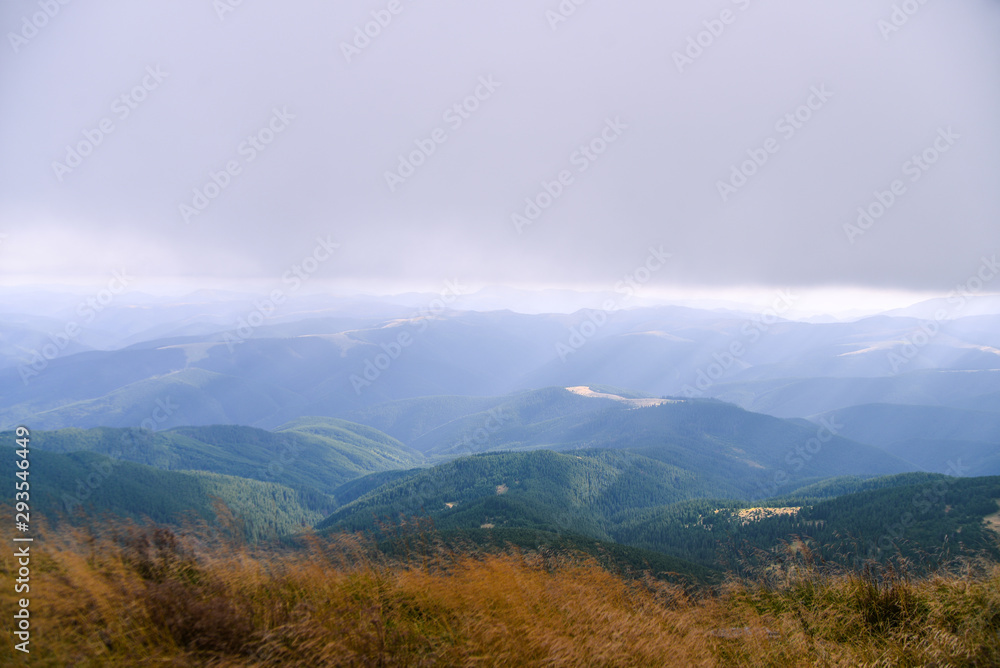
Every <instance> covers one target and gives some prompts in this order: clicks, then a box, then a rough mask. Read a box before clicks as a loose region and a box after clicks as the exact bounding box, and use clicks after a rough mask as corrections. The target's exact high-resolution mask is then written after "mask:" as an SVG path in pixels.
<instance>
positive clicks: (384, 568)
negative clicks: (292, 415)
mask: <svg viewBox="0 0 1000 668" xmlns="http://www.w3.org/2000/svg"><path fill="white" fill-rule="evenodd" d="M35 545H36V547H35V548H34V549H35V550H36V552H35V554H34V558H33V561H32V568H33V571H32V582H31V585H32V592H31V598H32V603H31V612H32V622H33V627H32V628H33V634H32V640H33V642H32V645H31V647H32V654H31V656H30V664H31V665H39V666H70V665H72V666H149V665H157V666H644V667H645V666H814V665H819V666H864V665H867V666H926V665H934V666H997V665H1000V568H998V567H997V566H989V567H982V568H980V569H979V570H978V571H975V572H973V571H970V572H968V573H965V574H962V575H961V576H959V575H940V576H936V577H932V578H929V579H924V580H920V581H912V582H911V581H908V580H907V579H906V578H905V577H903V576H901V575H899V574H897V573H895V572H893V571H883V572H872V571H869V572H867V573H864V574H860V575H842V576H821V575H819V574H817V573H816V572H815V571H812V570H809V569H805V570H796V569H794V568H788V569H786V570H785V571H784V572H783V573H782V577H781V578H780V579H779V580H778V581H774V580H773V578H772V581H771V583H770V584H769V585H768V586H763V585H760V584H753V583H741V582H735V581H734V582H730V583H729V584H727V585H726V586H725V587H723V588H721V589H719V590H714V591H710V592H709V591H706V592H703V593H702V594H699V595H698V596H696V597H694V596H692V595H691V593H690V591H685V590H684V589H683V588H681V587H678V586H676V585H671V584H666V583H663V582H660V581H657V580H654V579H652V578H648V577H647V578H646V579H640V580H623V579H621V578H619V577H617V576H615V575H612V574H610V573H608V572H606V571H605V570H602V569H601V568H600V567H599V566H598V565H597V564H596V563H594V562H593V561H591V560H588V559H584V558H582V557H574V556H569V555H567V556H555V557H553V556H551V555H533V554H523V553H519V552H515V551H512V552H510V553H507V554H482V553H480V554H473V553H456V552H451V551H446V550H438V551H437V552H434V551H433V550H432V551H430V552H427V551H424V552H422V554H428V553H431V554H434V556H433V557H424V558H414V559H412V560H411V562H410V563H398V562H390V561H388V560H387V559H385V558H384V557H382V556H380V555H379V554H378V553H377V552H376V551H375V550H374V549H373V548H372V546H371V545H370V544H368V543H366V542H365V541H363V540H361V539H360V538H358V537H356V536H347V535H337V536H330V537H322V538H321V537H309V538H308V539H307V540H306V547H305V548H300V549H296V550H279V549H274V548H272V549H270V550H263V549H255V548H251V547H248V546H246V545H241V544H237V543H235V542H233V541H230V540H226V539H223V538H219V537H217V536H215V537H212V536H209V535H208V534H206V533H205V532H204V531H188V532H184V533H183V534H177V533H174V532H172V531H170V530H167V529H162V528H155V527H136V526H131V525H120V526H118V527H117V528H112V529H108V530H106V531H104V532H103V533H102V534H101V535H94V534H91V533H88V532H86V531H82V530H71V529H63V530H60V532H59V534H58V535H54V534H52V533H50V534H48V535H46V536H45V537H44V539H43V540H41V541H39V542H36V543H35ZM14 568H15V564H14V561H13V559H12V558H11V557H10V556H8V555H4V556H3V558H2V559H0V572H2V573H3V578H4V580H5V583H4V585H3V589H2V591H0V601H2V606H3V609H4V610H8V611H9V610H12V609H13V607H14V598H15V594H14V593H13V587H12V586H10V582H11V580H12V578H13V572H14ZM771 575H772V576H773V573H772V574H771ZM726 636H728V637H726ZM12 644H13V643H12V642H9V641H8V642H7V643H5V644H4V646H3V648H2V649H0V664H3V665H19V664H21V663H24V659H25V657H23V656H22V655H20V654H19V653H16V652H15V651H14V650H13V648H12Z"/></svg>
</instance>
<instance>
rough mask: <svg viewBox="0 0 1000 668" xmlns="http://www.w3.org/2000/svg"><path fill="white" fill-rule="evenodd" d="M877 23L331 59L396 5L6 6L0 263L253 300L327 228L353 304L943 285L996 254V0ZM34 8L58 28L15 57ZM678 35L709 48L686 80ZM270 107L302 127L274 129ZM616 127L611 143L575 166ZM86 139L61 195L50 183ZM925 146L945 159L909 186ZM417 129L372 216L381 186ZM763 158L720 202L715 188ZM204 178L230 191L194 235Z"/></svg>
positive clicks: (644, 12)
mask: <svg viewBox="0 0 1000 668" xmlns="http://www.w3.org/2000/svg"><path fill="white" fill-rule="evenodd" d="M224 1H225V0H220V2H224ZM897 4H899V5H902V4H906V5H910V4H912V5H913V6H914V7H919V10H918V11H917V12H916V13H915V14H913V15H912V16H910V17H908V19H907V21H906V23H905V24H903V25H901V26H900V27H899V30H896V31H893V32H890V33H888V34H887V35H883V34H882V33H883V31H884V30H885V25H886V24H882V29H880V27H879V21H891V18H892V14H893V6H894V5H893V3H892V2H887V1H884V0H880V1H879V2H874V3H873V2H864V1H862V0H847V1H845V2H840V3H796V2H792V1H790V0H786V1H784V2H769V3H764V2H760V1H759V0H751V1H749V2H746V1H745V0H740V2H727V1H721V0H717V1H716V2H713V3H710V4H708V5H705V4H703V3H699V4H697V5H690V6H683V7H675V6H670V5H667V4H662V3H653V2H638V1H633V2H623V3H610V2H598V1H596V0H594V1H593V2H587V3H584V4H583V5H581V6H579V7H578V8H577V10H576V11H575V13H573V15H572V16H569V17H568V18H567V20H566V21H562V22H559V23H557V24H556V26H555V29H553V28H552V27H551V25H550V22H549V18H547V16H546V12H547V11H555V10H556V9H557V8H558V6H559V3H558V2H557V1H556V0H549V1H547V2H543V1H540V2H507V3H501V2H499V1H497V0H494V1H492V2H489V1H487V2H478V3H468V2H457V1H452V2H447V1H445V0H438V1H437V2H434V1H431V0H421V2H412V3H411V2H407V0H399V3H398V5H394V6H396V7H401V11H399V12H398V13H397V14H395V15H391V14H390V16H391V22H388V24H387V25H385V26H384V27H380V31H379V34H378V35H377V36H376V37H373V38H371V39H370V43H369V44H368V45H367V46H365V47H364V48H363V49H360V48H359V49H358V51H359V53H352V54H351V58H350V62H348V58H347V57H345V55H344V50H343V48H342V43H350V42H351V41H352V40H353V39H354V37H355V34H356V33H355V30H356V28H360V29H361V30H364V29H365V24H366V23H368V22H370V21H372V20H374V19H373V15H372V12H381V11H383V10H385V8H386V7H388V6H389V3H388V1H386V2H364V3H338V4H336V5H332V4H328V3H324V2H318V1H306V0H300V1H298V2H288V3H265V2H259V1H254V0H245V1H244V2H242V3H241V4H240V5H239V6H238V7H235V8H234V10H233V11H232V12H227V13H226V14H225V15H224V16H223V17H222V18H221V19H220V17H219V16H218V15H217V13H216V9H214V8H213V4H212V3H211V2H207V1H197V2H196V1H194V0H188V1H183V2H171V3H169V4H167V3H129V2H111V1H108V2H102V3H82V2H70V3H68V4H66V5H60V4H58V2H55V3H53V2H49V3H46V2H37V1H36V2H28V1H21V2H9V3H5V4H4V5H3V7H2V8H0V27H2V28H3V30H4V33H5V35H6V39H5V42H6V43H5V44H4V45H0V86H2V89H3V91H4V97H3V115H2V118H3V120H2V122H0V145H2V146H3V147H4V150H3V153H2V156H0V184H2V185H0V232H2V233H4V234H6V235H8V236H7V237H6V238H5V239H4V241H3V245H2V246H0V260H2V261H3V263H4V266H5V273H7V274H9V275H44V276H47V277H52V276H56V277H58V276H63V277H66V278H69V277H73V276H80V275H94V276H103V275H107V274H108V273H109V272H110V271H111V270H112V269H113V268H115V267H117V266H121V265H124V264H127V265H128V266H130V267H132V269H133V272H134V273H137V274H139V275H140V276H145V277H170V276H181V277H195V278H197V277H204V280H205V281H206V282H208V281H211V280H213V279H218V278H247V279H255V280H262V281H266V280H267V279H268V278H269V277H274V276H280V275H281V273H282V272H283V271H284V270H285V269H286V268H287V267H288V266H289V265H290V264H291V263H293V262H295V261H296V260H297V259H299V258H301V257H302V255H303V254H304V253H307V252H308V251H309V250H310V249H311V248H312V246H313V244H314V240H315V238H316V237H317V236H318V235H327V234H330V235H332V236H333V238H335V239H336V240H338V241H339V242H340V243H341V244H342V254H341V256H340V257H339V258H338V259H337V261H336V262H335V263H330V266H328V267H324V272H325V273H324V278H329V279H336V280H343V281H345V282H347V281H350V282H351V283H350V284H351V285H359V286H360V285H364V284H366V283H372V284H375V283H384V282H393V281H396V282H399V283H403V282H419V283H423V284H428V285H436V284H439V283H440V282H441V281H442V280H444V279H445V278H451V277H456V276H461V277H463V278H464V279H465V280H467V281H473V282H479V283H484V284H485V283H506V284H526V283H535V284H558V285H572V284H580V285H590V286H593V285H598V286H599V285H602V284H606V283H611V284H613V283H614V281H616V280H617V279H618V277H619V276H620V275H621V274H622V273H623V272H625V271H628V270H630V269H632V268H633V267H635V266H636V265H637V264H638V263H640V262H641V261H642V260H643V259H644V257H645V255H646V249H647V248H648V246H649V245H651V244H664V245H665V247H667V248H669V249H670V251H671V252H672V253H673V260H672V262H671V264H670V266H669V267H668V268H665V269H664V270H663V271H661V272H658V274H657V275H656V277H655V278H654V279H653V280H652V281H651V286H653V287H656V286H661V287H677V286H685V285H691V286H698V285H708V286H733V285H748V284H760V285H789V284H790V285H804V286H808V285H856V286H863V287H871V288H900V289H913V290H948V289H951V287H953V285H954V284H955V283H956V282H957V281H960V280H962V279H964V278H965V277H967V276H968V275H969V274H970V272H972V271H974V270H975V268H976V267H977V266H978V265H979V262H980V257H981V256H982V255H991V254H993V253H994V252H996V251H997V250H998V249H997V245H998V244H997V235H996V221H997V214H998V212H1000V189H998V188H997V187H996V183H997V179H998V177H1000V160H998V158H997V155H998V153H1000V127H998V125H997V123H996V119H997V118H998V117H1000V96H998V90H997V87H996V82H997V80H998V77H997V75H998V74H1000V72H998V70H1000V58H998V56H1000V44H998V43H997V42H996V39H995V35H996V34H997V31H998V28H1000V3H998V2H995V1H987V0H970V2H965V3H946V2H928V3H926V4H923V5H918V4H917V3H897ZM45 6H50V9H51V7H52V6H58V8H59V11H58V13H55V15H53V16H51V17H50V18H47V19H46V21H45V22H44V23H45V24H44V25H42V26H41V27H40V28H38V29H37V31H36V33H37V34H34V33H32V31H31V29H30V28H28V29H26V28H25V24H24V20H25V17H27V20H28V21H29V23H30V22H31V21H32V20H33V18H32V17H33V15H37V14H38V13H39V12H43V11H44V7H45ZM724 10H727V11H729V12H731V14H727V15H725V18H727V19H728V18H731V19H732V21H731V22H730V23H729V24H728V25H727V24H725V23H722V22H721V20H720V21H719V22H715V19H717V18H718V17H720V16H722V12H723V11H724ZM379 16H381V17H382V19H383V22H385V17H386V14H385V13H383V14H380V15H379ZM896 18H897V20H898V19H899V17H898V16H897V17H896ZM706 21H708V22H709V23H708V25H707V26H706V24H705V22H706ZM36 22H37V23H42V21H41V20H38V21H36ZM713 29H714V30H715V31H716V32H718V33H720V34H718V35H711V34H710V33H711V30H713ZM705 31H708V32H705ZM372 32H375V31H374V30H372ZM11 33H13V34H14V35H20V37H21V38H22V39H18V37H14V38H12V37H11V36H10V34H11ZM699 33H702V34H701V35H699ZM24 34H32V36H31V37H30V39H28V38H25V37H24ZM689 38H691V39H692V40H693V41H694V42H695V43H697V41H698V40H699V39H701V41H702V43H703V44H708V45H707V46H703V47H701V49H702V51H701V52H698V49H697V48H694V47H692V49H691V52H690V53H691V54H697V56H696V57H694V58H691V61H692V62H690V63H687V64H685V65H684V67H682V68H680V69H683V71H678V70H679V68H678V65H677V58H676V57H675V56H674V53H675V52H681V53H684V52H685V50H686V49H687V48H688V46H689V42H688V40H689ZM361 43H363V42H361ZM147 68H152V69H153V70H154V71H155V69H156V68H159V69H160V70H161V71H162V72H164V73H166V75H165V76H163V77H161V80H157V79H156V78H150V75H149V71H150V70H148V69H147ZM481 77H487V78H490V77H492V79H493V80H494V81H496V82H498V83H499V85H498V86H497V87H496V89H495V90H494V91H492V92H491V93H490V94H489V96H488V97H487V96H485V95H483V94H482V93H483V90H482V89H480V93H481V97H482V98H483V99H479V100H475V101H474V104H471V105H469V106H470V107H473V106H474V107H476V108H475V109H474V110H463V112H464V116H465V117H462V116H458V118H459V119H460V120H461V124H460V125H458V124H457V122H456V120H455V119H456V114H458V113H459V112H457V111H453V112H452V113H451V114H450V115H449V114H448V113H447V112H448V110H449V109H452V108H453V106H454V105H455V104H456V103H459V104H461V103H462V102H463V100H465V99H466V98H467V97H468V96H470V95H474V94H475V92H476V90H477V87H479V86H481V84H480V78H481ZM153 84H155V86H154V85H153ZM136 87H139V89H137V88H136ZM819 87H825V88H826V89H827V90H828V91H830V92H832V96H831V97H830V98H829V99H828V100H827V101H825V102H823V103H822V105H820V106H818V108H816V109H813V110H810V114H811V116H810V117H809V118H808V120H805V121H796V123H797V124H798V125H799V126H800V127H794V133H792V134H790V135H789V134H788V130H787V128H788V127H790V126H791V125H790V124H789V123H788V122H786V124H785V125H778V123H779V121H780V120H781V119H782V118H784V117H785V115H786V114H789V113H791V114H793V115H794V114H795V113H796V111H797V110H798V109H799V108H800V107H801V106H802V105H804V104H807V102H808V100H809V98H810V95H811V94H812V93H811V91H812V90H813V89H814V88H819ZM140 89H141V90H140ZM123 95H124V96H126V99H124V100H123V99H122V96H123ZM139 98H142V99H141V100H140V99H139ZM813 101H814V106H816V104H815V102H816V101H815V99H814V100H813ZM125 109H127V110H128V113H127V114H126V113H125V111H124V110H125ZM275 109H278V110H287V114H288V115H291V116H294V118H290V119H288V118H287V116H286V117H285V121H283V123H284V125H285V127H283V129H282V130H281V131H280V132H275V131H274V130H273V129H271V127H269V124H270V123H271V119H272V117H273V114H274V110H275ZM801 117H803V115H802V114H801V113H800V118H801ZM607 119H620V120H621V122H623V123H625V124H627V126H628V127H627V129H626V130H625V131H624V132H622V134H621V136H620V138H618V139H617V140H616V141H615V142H613V143H610V144H609V145H608V146H607V150H606V151H605V152H604V153H602V154H601V155H600V156H598V157H597V159H595V160H593V161H592V162H589V161H588V162H587V165H588V166H587V169H586V171H580V168H581V166H582V164H583V163H582V162H580V160H579V157H578V156H579V154H578V153H577V152H578V151H579V150H580V147H581V146H583V145H585V144H587V143H589V142H591V141H592V140H594V139H595V138H596V137H599V136H600V133H601V131H602V127H604V126H605V123H606V121H607ZM102 122H105V127H112V128H113V130H112V131H111V132H110V133H107V134H104V133H102V135H103V138H102V139H101V141H100V143H99V144H98V145H96V146H95V147H94V148H93V151H92V153H91V154H90V155H87V156H85V157H81V160H80V164H79V165H78V166H77V167H74V168H72V171H69V172H65V171H63V172H62V174H61V176H62V179H61V180H60V178H59V176H60V175H59V174H57V173H56V171H57V170H54V168H53V162H54V161H58V162H62V163H66V158H67V155H66V154H67V150H66V147H67V145H70V146H76V145H78V144H79V143H80V142H85V143H86V142H88V141H89V140H88V139H87V135H85V133H86V132H88V131H89V132H90V137H91V138H93V137H95V136H96V135H95V134H94V132H93V131H94V130H95V129H100V128H101V123H102ZM108 122H110V126H109V125H107V123H108ZM939 128H952V130H953V132H954V133H957V134H958V135H960V138H959V139H958V140H957V141H955V142H954V145H953V146H951V147H950V149H949V151H948V152H946V153H943V154H941V155H940V157H939V159H938V161H937V162H936V163H935V164H933V165H931V166H929V169H927V170H926V171H925V172H924V171H921V173H920V178H919V180H917V181H911V180H910V179H911V176H910V175H908V174H907V173H906V172H905V171H904V165H905V163H907V162H908V161H910V160H911V158H912V156H913V155H915V154H919V153H921V152H922V151H924V150H925V149H926V148H927V147H930V146H932V145H933V143H934V141H935V137H936V136H937V133H938V130H939ZM268 129H271V132H272V133H273V134H274V136H273V141H272V142H271V143H268V144H266V145H264V144H263V143H262V142H263V140H265V139H268V138H269V137H270V135H269V134H268V133H267V132H266V130H268ZM435 131H439V132H438V135H437V136H438V137H439V138H440V137H446V140H445V141H443V143H437V142H434V144H433V146H434V152H433V153H432V154H431V155H428V156H426V157H425V159H424V160H423V164H421V165H420V166H419V167H416V168H415V170H414V173H413V174H412V175H411V176H409V177H407V178H406V179H405V182H404V183H402V184H400V185H398V187H397V188H396V189H395V191H394V192H391V191H390V189H389V187H388V186H387V183H386V176H385V173H386V172H387V171H393V170H396V169H397V168H398V166H399V156H400V155H401V154H402V155H408V154H409V153H411V152H412V151H414V150H419V146H420V144H419V143H422V145H423V146H427V145H428V144H427V141H432V142H433V139H432V137H434V133H435ZM441 132H443V134H441ZM251 136H257V137H258V142H259V143H260V145H261V148H260V150H257V149H254V150H253V151H251V150H249V148H248V146H249V147H252V143H250V144H248V143H247V142H248V141H249V140H248V138H249V137H251ZM769 139H772V140H774V142H775V143H773V144H771V146H772V148H773V147H774V146H777V147H778V148H777V150H776V152H773V153H768V154H767V161H766V162H765V163H764V164H762V165H759V166H758V167H756V169H753V166H751V168H749V169H747V170H745V171H753V172H754V173H753V174H752V176H749V177H747V180H746V183H745V185H741V186H740V187H739V188H737V189H736V192H735V193H731V194H730V196H729V197H728V198H727V201H723V200H722V197H721V196H720V193H719V187H718V182H719V181H727V180H729V179H730V178H731V172H732V167H733V166H734V165H735V166H737V168H739V166H740V165H741V164H742V163H743V162H744V161H745V160H748V159H753V156H754V155H757V156H758V157H759V156H761V153H760V151H761V150H762V147H764V146H765V145H766V142H767V141H768V140H769ZM85 149H86V147H84V150H85ZM748 152H749V153H748ZM251 153H252V154H253V159H252V160H251V159H249V158H250V155H251ZM575 156H576V158H575ZM230 162H232V163H233V164H235V165H236V166H237V167H238V173H235V174H229V175H228V177H229V178H228V180H227V179H226V177H225V176H219V175H218V174H219V172H220V171H224V170H225V169H226V167H227V163H230ZM563 170H569V171H570V172H571V173H572V176H573V181H572V183H571V184H570V185H568V186H565V188H564V190H563V192H562V193H561V195H559V196H558V197H556V198H555V199H554V201H553V202H552V204H551V206H549V207H548V208H547V209H545V210H544V211H543V212H542V213H541V215H540V216H539V217H538V218H537V219H536V220H535V221H534V222H533V223H532V224H531V225H530V226H528V227H526V228H524V229H522V231H521V233H520V234H519V233H518V231H517V229H516V227H515V225H514V224H513V223H512V220H511V216H512V214H514V213H518V212H523V211H524V210H525V207H526V206H527V205H526V202H525V200H526V198H537V196H538V195H539V194H540V193H543V192H544V185H543V182H549V183H551V182H552V181H553V180H557V179H558V175H559V174H560V172H562V171H563ZM212 173H216V174H217V176H216V181H217V182H219V183H225V184H226V187H224V188H219V194H218V196H217V197H216V198H214V199H212V200H211V201H210V202H209V203H208V206H207V207H206V208H205V209H204V210H203V211H201V212H200V213H198V214H197V215H194V216H189V218H190V222H185V220H184V216H183V215H182V213H181V212H180V211H179V207H180V205H182V204H185V205H189V206H194V204H193V202H194V194H193V191H194V190H195V189H199V190H201V191H202V192H204V191H205V189H206V187H208V188H209V189H210V190H211V184H212V176H211V174H212ZM897 179H898V180H902V181H903V182H904V184H905V187H906V190H905V193H904V194H902V195H899V196H898V197H896V198H895V201H894V202H893V204H892V206H891V207H888V209H887V211H886V212H885V214H884V215H883V216H882V217H881V218H879V219H878V220H876V221H874V222H873V224H871V225H870V226H869V228H868V229H866V230H864V234H862V235H860V236H855V237H854V238H853V243H851V240H850V236H851V235H850V234H849V233H847V232H845V229H844V226H845V225H849V224H852V223H856V220H857V218H858V212H857V209H858V207H868V206H869V205H870V204H871V203H872V202H874V201H876V200H877V198H878V194H877V193H878V192H884V191H887V190H889V189H890V188H891V184H892V182H893V181H894V180H897ZM737 180H738V178H737ZM543 201H544V198H543Z"/></svg>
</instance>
